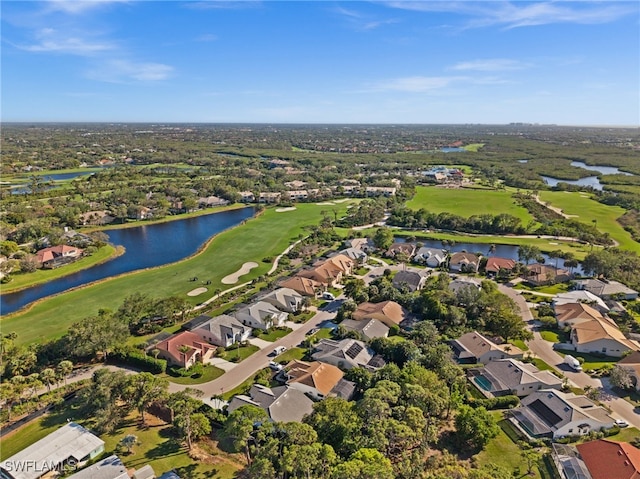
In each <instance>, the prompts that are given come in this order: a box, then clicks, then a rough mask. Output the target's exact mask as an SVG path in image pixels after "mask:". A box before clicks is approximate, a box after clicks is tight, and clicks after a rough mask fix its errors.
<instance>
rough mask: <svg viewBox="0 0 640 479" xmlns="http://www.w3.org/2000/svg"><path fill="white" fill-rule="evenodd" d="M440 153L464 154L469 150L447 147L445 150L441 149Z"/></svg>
mask: <svg viewBox="0 0 640 479" xmlns="http://www.w3.org/2000/svg"><path fill="white" fill-rule="evenodd" d="M440 151H441V152H443V153H463V152H466V151H467V150H465V149H464V148H459V147H453V146H447V147H445V148H440Z"/></svg>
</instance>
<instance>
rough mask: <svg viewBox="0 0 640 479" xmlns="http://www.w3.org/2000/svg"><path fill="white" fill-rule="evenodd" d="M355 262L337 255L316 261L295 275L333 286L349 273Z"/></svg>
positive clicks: (326, 285)
mask: <svg viewBox="0 0 640 479" xmlns="http://www.w3.org/2000/svg"><path fill="white" fill-rule="evenodd" d="M354 265H355V262H354V261H353V260H352V259H351V258H349V257H348V256H345V255H337V256H334V257H333V258H329V259H328V260H325V261H321V262H319V263H316V264H315V265H313V266H312V267H311V268H307V269H303V270H300V271H298V273H296V276H300V277H302V278H308V279H312V280H314V281H316V282H318V283H320V284H322V285H324V286H325V287H331V286H335V285H336V284H339V283H340V282H341V281H342V278H343V277H344V276H347V275H350V274H351V272H352V271H353V267H354Z"/></svg>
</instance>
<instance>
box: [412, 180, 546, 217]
mask: <svg viewBox="0 0 640 479" xmlns="http://www.w3.org/2000/svg"><path fill="white" fill-rule="evenodd" d="M407 207H409V208H412V209H416V210H417V209H420V208H425V209H427V210H428V211H431V212H433V213H442V212H448V213H453V214H455V215H460V216H463V217H465V218H468V217H469V216H472V215H477V214H485V213H487V212H490V213H491V214H494V215H498V214H501V213H507V214H510V215H513V216H515V217H516V218H519V219H520V220H521V221H522V224H525V225H526V224H528V223H529V222H531V221H534V219H533V217H532V216H531V215H530V214H529V212H528V211H527V210H526V208H523V207H522V206H519V205H516V204H515V203H514V200H513V198H512V197H511V193H509V192H508V191H505V190H476V189H468V188H455V189H449V188H437V187H435V186H417V187H416V195H415V196H414V197H413V199H411V200H410V201H408V202H407Z"/></svg>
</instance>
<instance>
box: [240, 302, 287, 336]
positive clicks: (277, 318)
mask: <svg viewBox="0 0 640 479" xmlns="http://www.w3.org/2000/svg"><path fill="white" fill-rule="evenodd" d="M234 316H235V317H236V318H237V319H238V321H240V322H241V323H242V324H244V325H245V326H249V327H251V328H257V329H262V330H265V331H266V330H267V329H269V328H273V327H276V326H282V325H284V323H285V321H286V320H287V318H288V317H289V315H288V314H287V313H285V312H283V311H280V310H279V309H278V308H276V307H275V306H274V305H272V304H270V303H267V302H266V301H258V302H257V303H253V304H250V305H249V306H245V307H244V308H241V309H239V310H238V311H236V312H235V313H234Z"/></svg>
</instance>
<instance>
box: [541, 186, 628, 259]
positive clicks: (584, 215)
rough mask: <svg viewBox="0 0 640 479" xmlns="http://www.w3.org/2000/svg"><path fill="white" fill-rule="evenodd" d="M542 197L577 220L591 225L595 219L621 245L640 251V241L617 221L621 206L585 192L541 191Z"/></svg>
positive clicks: (621, 211) (621, 212) (603, 230)
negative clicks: (595, 197)
mask: <svg viewBox="0 0 640 479" xmlns="http://www.w3.org/2000/svg"><path fill="white" fill-rule="evenodd" d="M540 199H541V200H543V201H545V202H548V203H550V204H551V205H552V206H556V207H558V208H561V209H562V211H563V212H564V213H566V214H568V215H575V218H574V219H576V220H578V221H581V222H583V223H587V224H589V225H591V224H593V221H594V220H595V222H596V223H595V225H596V227H597V228H598V229H599V230H600V231H602V232H605V233H609V234H610V235H611V238H613V239H614V240H616V241H618V242H619V243H620V247H621V248H624V249H628V250H631V251H635V252H637V253H640V243H638V242H636V241H634V240H633V239H632V238H631V235H630V234H629V233H628V232H627V231H625V230H624V228H623V227H622V226H621V225H620V224H619V223H618V222H617V221H616V219H617V218H619V217H620V216H622V215H623V214H624V212H625V210H624V209H623V208H621V207H619V206H608V205H603V204H602V203H598V202H597V201H595V200H592V199H591V198H590V197H589V196H588V195H586V194H585V193H580V192H577V191H576V192H565V191H541V192H540Z"/></svg>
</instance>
